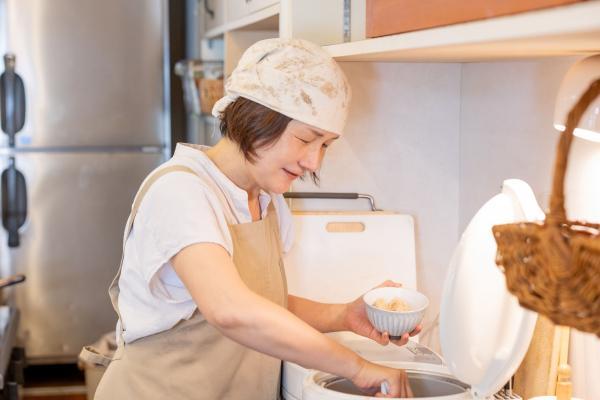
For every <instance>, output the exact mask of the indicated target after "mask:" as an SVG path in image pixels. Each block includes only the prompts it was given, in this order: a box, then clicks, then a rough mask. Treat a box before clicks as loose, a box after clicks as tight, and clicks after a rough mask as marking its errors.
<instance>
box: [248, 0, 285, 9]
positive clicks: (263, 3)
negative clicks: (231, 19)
mask: <svg viewBox="0 0 600 400" xmlns="http://www.w3.org/2000/svg"><path fill="white" fill-rule="evenodd" d="M246 1H247V2H248V5H249V6H250V12H256V11H259V10H262V9H263V8H267V7H269V6H272V5H273V4H277V3H279V0H246Z"/></svg>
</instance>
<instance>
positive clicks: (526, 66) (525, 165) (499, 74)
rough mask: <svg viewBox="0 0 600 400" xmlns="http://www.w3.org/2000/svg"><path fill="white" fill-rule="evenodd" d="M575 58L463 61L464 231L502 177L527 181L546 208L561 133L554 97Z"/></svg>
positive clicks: (498, 184)
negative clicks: (555, 118)
mask: <svg viewBox="0 0 600 400" xmlns="http://www.w3.org/2000/svg"><path fill="white" fill-rule="evenodd" d="M576 60H577V59H576V58H550V59H543V60H533V61H513V62H497V63H473V64H464V65H463V68H462V87H461V92H462V101H461V113H460V114H461V115H460V125H461V127H460V209H459V221H460V228H461V231H462V229H464V228H465V227H466V224H467V223H468V222H469V220H470V218H471V217H472V216H473V215H474V214H475V212H477V210H478V209H479V207H481V205H483V203H485V201H487V200H488V199H489V198H491V197H492V196H494V195H495V194H497V193H498V192H499V190H500V186H501V184H502V181H503V180H504V179H507V178H519V179H523V180H525V181H526V182H528V183H529V184H530V185H531V187H532V189H533V191H534V193H535V194H536V197H537V199H538V202H539V203H540V205H542V208H543V209H545V208H546V205H547V199H548V196H549V193H550V184H551V174H552V172H551V171H552V167H553V162H554V156H555V147H556V142H557V140H558V138H559V135H558V132H557V131H556V130H555V129H554V128H553V126H552V123H553V114H554V101H555V99H556V93H557V92H558V88H559V86H560V83H561V81H562V78H563V76H564V74H565V72H566V71H567V69H568V68H569V66H570V65H571V64H572V63H573V62H575V61H576Z"/></svg>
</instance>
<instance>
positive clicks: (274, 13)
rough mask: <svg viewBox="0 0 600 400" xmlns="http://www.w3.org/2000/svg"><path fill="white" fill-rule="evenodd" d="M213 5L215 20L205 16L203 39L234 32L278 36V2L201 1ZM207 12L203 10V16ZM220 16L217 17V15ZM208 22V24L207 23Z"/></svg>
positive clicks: (249, 0)
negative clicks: (265, 32) (244, 31)
mask: <svg viewBox="0 0 600 400" xmlns="http://www.w3.org/2000/svg"><path fill="white" fill-rule="evenodd" d="M203 1H204V2H205V4H208V5H209V7H210V5H213V6H214V7H213V8H214V12H215V18H214V19H212V20H210V21H208V20H207V18H210V16H207V15H205V21H206V22H205V27H206V29H205V31H204V35H203V37H204V38H206V39H214V38H219V37H222V36H223V35H224V34H225V33H226V32H231V31H236V30H247V31H261V30H262V31H267V30H269V31H275V32H277V34H279V11H280V6H279V1H278V0H203ZM207 13H208V11H206V10H205V14H207ZM219 13H220V15H217V14H219ZM209 22H210V23H209Z"/></svg>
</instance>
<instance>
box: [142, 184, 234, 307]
mask: <svg viewBox="0 0 600 400" xmlns="http://www.w3.org/2000/svg"><path fill="white" fill-rule="evenodd" d="M134 234H135V235H134V240H135V252H136V255H137V258H138V262H137V265H138V267H139V268H140V269H141V271H139V273H140V275H141V276H142V277H143V278H144V281H145V282H146V284H147V285H148V288H149V290H150V292H151V293H152V294H153V295H154V296H157V297H159V298H161V299H163V300H165V301H169V302H183V301H188V300H190V299H191V296H190V295H189V293H188V292H187V289H186V288H185V287H184V285H183V283H182V282H181V281H180V280H179V277H178V276H177V275H176V273H175V271H174V270H173V267H172V265H171V263H170V260H171V258H172V257H173V256H175V255H176V254H177V253H178V252H179V251H181V250H182V249H184V248H185V247H187V246H190V245H192V244H195V243H215V244H218V245H220V246H222V247H223V248H224V249H225V250H226V251H227V252H228V253H229V254H230V255H231V254H232V253H233V244H232V239H231V235H230V233H229V229H228V226H227V221H226V219H225V214H224V212H223V209H222V206H221V204H220V203H219V201H218V199H217V197H216V196H215V195H214V194H213V193H212V192H211V191H210V189H209V188H207V187H206V186H205V184H204V183H203V181H202V180H200V179H199V178H198V177H196V176H195V175H192V174H189V173H185V172H174V173H171V174H168V175H165V176H164V177H162V178H161V179H159V180H158V181H156V182H155V183H154V184H153V185H152V187H151V188H150V190H148V192H147V193H146V195H145V197H144V199H143V200H142V203H141V205H140V209H139V211H138V214H137V216H136V219H135V223H134Z"/></svg>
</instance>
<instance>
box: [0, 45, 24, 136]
mask: <svg viewBox="0 0 600 400" xmlns="http://www.w3.org/2000/svg"><path fill="white" fill-rule="evenodd" d="M15 64H16V57H15V55H14V54H10V53H8V54H5V55H4V72H3V73H2V75H0V116H1V122H2V124H1V127H2V130H3V131H4V132H5V133H6V134H7V135H8V138H9V139H8V140H9V145H10V147H14V145H15V134H16V133H17V132H19V131H20V130H21V129H23V126H24V125H25V85H24V84H23V80H22V79H21V77H20V76H19V75H18V74H17V73H16V72H15Z"/></svg>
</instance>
